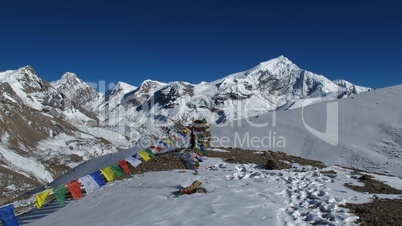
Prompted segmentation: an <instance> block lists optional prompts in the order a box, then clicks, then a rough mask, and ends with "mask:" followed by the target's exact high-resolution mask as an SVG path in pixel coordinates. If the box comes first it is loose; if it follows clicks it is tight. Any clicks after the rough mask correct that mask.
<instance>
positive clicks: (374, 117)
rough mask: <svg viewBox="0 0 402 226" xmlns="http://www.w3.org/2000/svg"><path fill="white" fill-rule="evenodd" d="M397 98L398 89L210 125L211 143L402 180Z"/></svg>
mask: <svg viewBox="0 0 402 226" xmlns="http://www.w3.org/2000/svg"><path fill="white" fill-rule="evenodd" d="M401 96H402V85H398V86H393V87H389V88H384V89H379V90H374V91H370V92H367V93H362V94H359V95H355V96H352V97H349V98H346V99H339V100H337V101H336V102H322V103H317V104H312V105H309V106H306V107H304V108H297V109H293V110H287V111H278V112H272V113H267V114H263V115H259V116H257V117H250V118H246V119H242V120H237V121H232V122H228V123H226V124H222V125H214V126H212V127H211V133H212V140H211V143H212V145H214V146H215V147H237V148H243V149H252V150H274V151H283V152H285V153H287V154H290V155H296V156H300V157H304V158H308V159H316V160H320V161H323V162H325V163H331V164H338V165H342V166H347V167H355V168H359V169H363V170H367V171H372V172H381V173H390V174H392V175H397V176H402V152H401V147H402V109H401V106H402V105H401V99H400V98H401ZM244 111H247V109H244ZM327 125H328V126H327ZM331 126H332V127H331ZM312 131H313V132H312ZM326 132H327V133H326ZM331 132H333V134H331ZM313 133H315V134H313ZM317 134H318V136H317ZM319 136H323V137H322V138H323V139H321V138H320V137H319ZM326 138H327V140H325V139H326ZM328 138H329V140H328Z"/></svg>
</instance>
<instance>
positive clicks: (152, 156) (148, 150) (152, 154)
mask: <svg viewBox="0 0 402 226" xmlns="http://www.w3.org/2000/svg"><path fill="white" fill-rule="evenodd" d="M144 151H145V152H146V153H147V154H148V155H149V157H151V158H155V154H154V153H153V152H152V151H151V149H149V148H147V149H145V150H144Z"/></svg>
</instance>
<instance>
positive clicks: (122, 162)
mask: <svg viewBox="0 0 402 226" xmlns="http://www.w3.org/2000/svg"><path fill="white" fill-rule="evenodd" d="M119 166H120V167H121V168H122V169H123V170H124V172H126V174H130V173H131V172H130V169H128V166H127V162H126V160H121V161H120V162H119Z"/></svg>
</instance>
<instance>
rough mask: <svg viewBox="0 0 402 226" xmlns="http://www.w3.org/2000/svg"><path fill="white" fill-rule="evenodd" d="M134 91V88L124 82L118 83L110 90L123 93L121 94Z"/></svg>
mask: <svg viewBox="0 0 402 226" xmlns="http://www.w3.org/2000/svg"><path fill="white" fill-rule="evenodd" d="M135 89H137V87H136V86H132V85H130V84H128V83H125V82H118V83H117V84H116V85H115V86H114V87H113V89H112V90H114V91H121V92H123V93H129V92H131V91H133V90H135Z"/></svg>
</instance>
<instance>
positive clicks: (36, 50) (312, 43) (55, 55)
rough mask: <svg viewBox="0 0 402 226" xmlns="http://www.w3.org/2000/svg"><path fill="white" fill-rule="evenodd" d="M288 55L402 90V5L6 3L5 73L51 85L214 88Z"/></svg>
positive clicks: (339, 1) (204, 0)
mask: <svg viewBox="0 0 402 226" xmlns="http://www.w3.org/2000/svg"><path fill="white" fill-rule="evenodd" d="M279 55H284V56H286V57H288V58H289V59H290V60H291V61H293V62H294V63H296V64H297V65H298V66H299V67H301V68H303V69H306V70H309V71H312V72H315V73H318V74H322V75H324V76H326V77H328V78H330V79H337V78H343V79H346V80H349V81H351V82H353V83H356V84H359V85H364V86H370V87H374V88H381V87H386V86H391V85H396V84H402V74H401V72H402V1H401V0H386V1H371V0H365V1H363V0H353V1H344V0H336V1H329V0H328V1H319V0H316V1H311V0H303V1H300V0H291V1H290V0H288V1H287V0H284V1H279V0H278V1H268V0H254V1H238V0H231V1H229V0H228V1H216V0H191V1H190V0H181V1H179V0H169V1H167V0H132V1H118V0H115V1H98V0H96V1H89V0H81V1H73V0H69V1H64V0H61V1H40V0H38V1H21V0H15V1H1V3H0V71H4V70H8V69H17V68H19V67H22V66H25V65H31V66H32V67H33V68H34V69H35V70H36V72H37V73H38V74H39V76H41V77H42V78H44V79H46V80H47V81H53V80H57V79H59V78H60V77H61V75H62V74H63V73H64V72H66V71H71V72H74V73H76V74H77V75H78V76H79V77H80V78H81V79H83V80H84V81H87V82H94V83H97V82H98V81H99V80H105V81H106V83H110V82H117V81H124V82H127V83H130V84H132V85H139V84H140V83H141V82H142V81H143V80H145V79H153V80H159V81H163V82H170V81H188V82H191V83H199V82H201V81H213V80H216V79H218V78H221V77H224V76H226V75H229V74H231V73H235V72H238V71H243V70H247V69H249V68H251V67H253V66H255V65H257V64H258V63H259V62H262V61H266V60H269V59H272V58H275V57H277V56H279Z"/></svg>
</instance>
